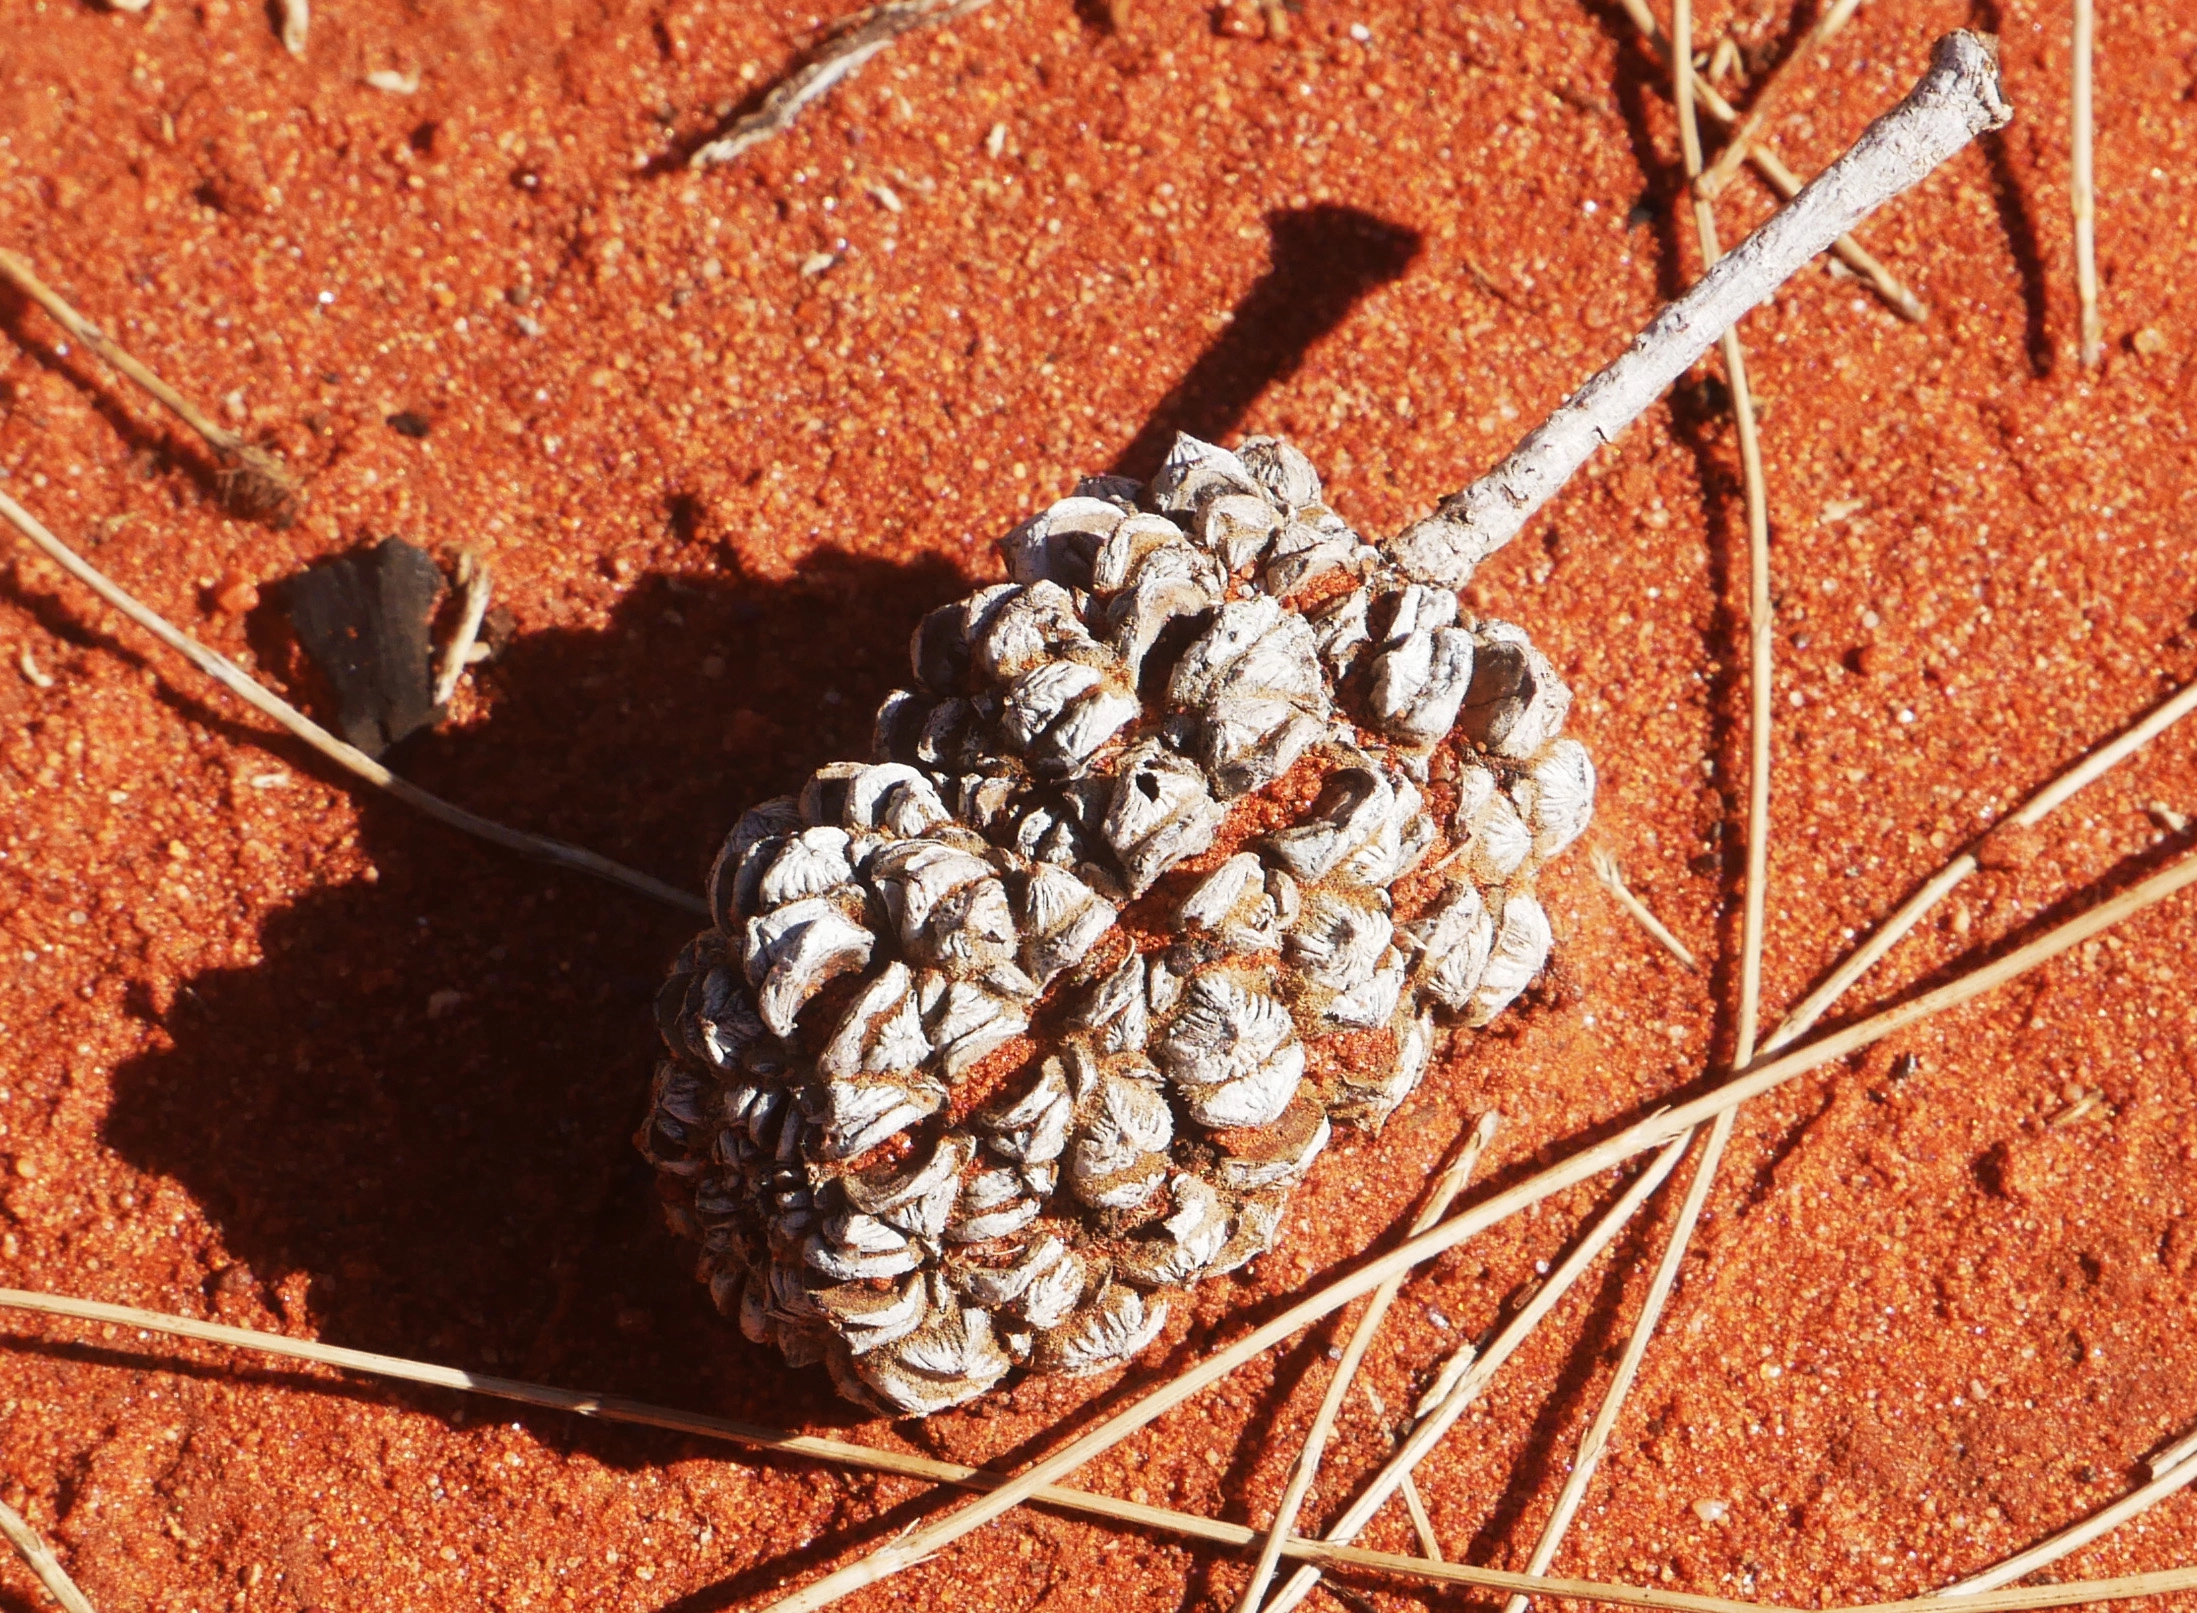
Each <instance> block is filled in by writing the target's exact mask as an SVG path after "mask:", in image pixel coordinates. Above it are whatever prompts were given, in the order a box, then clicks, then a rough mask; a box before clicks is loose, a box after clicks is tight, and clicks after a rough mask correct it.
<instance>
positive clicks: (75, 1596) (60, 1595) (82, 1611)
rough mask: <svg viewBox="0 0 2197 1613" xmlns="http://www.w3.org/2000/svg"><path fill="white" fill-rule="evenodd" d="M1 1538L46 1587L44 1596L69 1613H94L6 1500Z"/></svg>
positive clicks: (0, 1507)
mask: <svg viewBox="0 0 2197 1613" xmlns="http://www.w3.org/2000/svg"><path fill="white" fill-rule="evenodd" d="M0 1535H6V1536H7V1537H8V1544H9V1545H11V1546H13V1547H14V1548H15V1552H16V1555H17V1556H19V1557H21V1558H22V1559H23V1561H24V1563H25V1564H26V1565H27V1566H28V1567H29V1569H30V1571H31V1572H32V1573H34V1574H36V1575H37V1576H38V1583H39V1584H41V1585H43V1586H45V1587H46V1594H47V1595H49V1596H51V1597H52V1598H53V1599H54V1600H55V1601H56V1602H59V1603H60V1604H61V1605H62V1606H63V1607H64V1608H66V1609H68V1613H96V1610H95V1609H94V1608H93V1607H92V1604H91V1599H90V1598H89V1597H87V1596H86V1595H85V1594H84V1593H83V1592H82V1591H80V1590H78V1589H77V1588H76V1581H75V1580H73V1579H71V1578H69V1571H68V1570H67V1569H66V1568H63V1567H62V1566H61V1563H60V1560H59V1559H58V1558H56V1557H55V1556H54V1554H53V1552H52V1550H51V1548H49V1547H48V1546H47V1545H46V1543H45V1542H44V1541H43V1540H41V1539H39V1538H38V1531H37V1530H35V1529H33V1528H32V1527H31V1526H30V1525H29V1524H27V1523H25V1522H24V1521H23V1515H22V1514H21V1513H20V1512H17V1511H16V1510H15V1508H13V1507H11V1506H9V1505H8V1504H7V1503H6V1502H5V1501H0Z"/></svg>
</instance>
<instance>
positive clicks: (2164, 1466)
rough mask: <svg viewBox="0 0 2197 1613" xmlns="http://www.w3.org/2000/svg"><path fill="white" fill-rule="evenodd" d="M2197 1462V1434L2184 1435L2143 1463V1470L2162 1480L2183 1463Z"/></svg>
mask: <svg viewBox="0 0 2197 1613" xmlns="http://www.w3.org/2000/svg"><path fill="white" fill-rule="evenodd" d="M2193 1460H2197V1434H2185V1435H2184V1436H2183V1437H2182V1438H2180V1439H2178V1440H2176V1441H2175V1442H2174V1443H2173V1444H2171V1445H2169V1446H2168V1447H2167V1448H2166V1449H2165V1450H2163V1451H2161V1452H2160V1453H2159V1454H2158V1455H2157V1456H2154V1457H2152V1458H2150V1460H2148V1461H2146V1462H2145V1463H2144V1468H2145V1470H2146V1471H2147V1472H2149V1473H2150V1474H2151V1476H2152V1477H2153V1478H2155V1479H2163V1478H2165V1477H2166V1475H2167V1474H2168V1472H2169V1471H2170V1470H2172V1469H2174V1468H2177V1467H2180V1466H2181V1465H2182V1464H2183V1463H2184V1462H2188V1461H2193Z"/></svg>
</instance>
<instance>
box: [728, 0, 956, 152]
mask: <svg viewBox="0 0 2197 1613" xmlns="http://www.w3.org/2000/svg"><path fill="white" fill-rule="evenodd" d="M988 3H989V0H886V3H885V4H884V5H880V6H872V7H871V8H870V9H869V10H867V11H863V12H858V13H857V14H856V15H854V16H853V17H850V18H848V19H847V20H846V21H845V22H843V23H841V24H839V25H838V26H837V27H836V28H835V29H834V30H833V32H832V34H831V37H830V38H829V39H827V40H826V41H825V43H824V45H823V46H822V47H821V48H820V49H818V50H817V51H816V52H815V53H814V54H813V55H811V56H810V57H809V59H808V60H807V61H805V62H803V63H802V64H801V65H800V66H799V67H798V68H796V69H794V71H793V72H791V73H789V74H787V75H786V76H785V77H784V78H783V79H781V80H779V82H778V83H777V84H776V85H775V86H773V87H772V89H771V92H770V93H769V94H768V95H766V96H764V97H763V104H762V105H761V106H759V107H757V108H756V109H755V110H754V111H753V112H750V113H749V114H748V115H747V116H746V117H744V118H739V119H736V120H735V121H734V122H733V124H732V126H731V127H730V128H728V129H726V130H725V132H724V133H723V134H721V135H719V136H718V137H717V138H716V139H714V140H712V141H710V142H709V144H707V145H705V146H701V147H699V148H697V150H696V151H695V153H694V155H693V156H691V157H689V158H688V159H687V166H688V167H690V168H712V167H715V166H716V165H717V164H719V163H726V162H732V161H734V160H735V159H737V158H739V157H742V156H744V155H746V154H747V153H748V152H750V151H752V150H754V149H755V148H756V147H757V146H759V145H761V144H762V143H763V142H764V141H766V140H772V139H775V138H777V137H778V136H779V135H781V134H784V133H785V132H786V131H787V130H788V129H790V128H792V127H793V125H794V120H795V119H797V118H798V117H800V116H801V113H802V112H803V110H804V109H806V108H807V107H808V105H809V103H810V102H812V101H817V100H821V99H822V98H823V97H824V96H825V95H827V94H828V93H830V91H831V88H832V86H833V85H835V84H837V83H839V81H840V80H842V79H845V78H850V77H852V76H853V75H854V74H855V73H857V72H859V71H860V70H861V68H862V66H863V64H864V63H866V62H867V61H868V60H869V59H870V58H871V57H872V56H875V55H876V54H877V53H878V52H879V51H881V50H883V49H884V48H885V47H886V46H887V45H890V44H891V43H892V42H893V41H894V40H896V39H898V38H899V37H900V36H901V35H902V34H905V33H912V32H914V31H915V30H916V29H918V28H931V27H936V26H937V25H938V24H940V23H946V22H952V21H953V20H954V19H955V18H957V17H966V16H967V15H968V14H969V13H970V12H972V11H974V10H976V9H977V8H978V7H979V6H983V5H986V4H988Z"/></svg>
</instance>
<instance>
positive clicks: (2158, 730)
mask: <svg viewBox="0 0 2197 1613" xmlns="http://www.w3.org/2000/svg"><path fill="white" fill-rule="evenodd" d="M2192 711H2197V683H2192V684H2189V685H2187V686H2186V687H2184V688H2181V689H2177V690H2176V691H2175V692H2174V693H2173V694H2171V695H2169V696H2168V697H2167V698H2166V699H2164V700H2162V701H2160V702H2159V704H2158V705H2156V706H2154V707H2152V708H2151V710H2150V711H2149V712H2147V713H2146V714H2145V715H2144V716H2143V718H2142V719H2141V720H2140V721H2138V722H2137V723H2135V724H2134V725H2133V726H2131V727H2130V728H2129V729H2128V730H2127V731H2126V732H2125V733H2123V734H2121V735H2120V736H2119V737H2117V738H2115V739H2113V740H2112V741H2110V742H2109V743H2107V744H2104V745H2101V746H2099V747H2098V748H2097V749H2096V750H2094V751H2092V752H2090V753H2089V754H2088V755H2086V756H2084V757H2083V758H2082V760H2080V761H2079V762H2077V763H2076V764H2075V765H2074V766H2073V767H2070V768H2068V769H2067V770H2066V771H2065V772H2063V773H2061V774H2059V775H2058V776H2057V777H2055V778H2054V779H2053V780H2052V781H2051V782H2050V783H2048V784H2046V785H2045V786H2044V788H2042V789H2041V790H2039V791H2037V793H2036V794H2034V795H2032V796H2031V797H2030V798H2029V799H2028V800H2026V801H2024V802H2023V803H2022V804H2021V805H2020V806H2019V807H2017V808H2016V809H2015V810H2014V811H2013V812H2011V813H2010V814H2008V816H2007V818H2006V821H2005V822H2004V823H2003V824H2001V825H1999V826H1998V829H2005V828H2009V827H2011V828H2016V829H2032V828H2035V827H2036V826H2037V825H2038V824H2039V823H2041V822H2043V821H2044V819H2045V818H2046V817H2047V816H2049V815H2050V814H2051V813H2052V812H2054V811H2055V810H2057V809H2058V808H2059V807H2060V806H2062V805H2063V804H2065V803H2066V802H2067V800H2068V799H2069V798H2070V797H2072V796H2073V795H2074V794H2075V793H2076V792H2077V791H2079V790H2081V789H2082V788H2083V787H2084V786H2085V785H2088V784H2090V783H2092V782H2094V781H2095V780H2097V779H2098V778H2099V777H2101V776H2102V775H2103V774H2105V773H2107V772H2109V771H2110V770H2112V769H2113V768H2115V767H2117V766H2119V765H2120V764H2121V763H2122V762H2124V761H2126V760H2127V759H2128V758H2129V757H2131V756H2133V755H2135V754H2136V752H2138V751H2140V750H2142V749H2143V748H2144V747H2145V746H2146V745H2148V744H2150V743H2151V742H2152V741H2153V740H2154V739H2156V738H2158V737H2159V735H2161V734H2163V733H2165V732H2166V731H2167V730H2168V729H2169V728H2171V727H2173V726H2174V725H2175V724H2176V723H2178V722H2180V721H2181V720H2182V719H2183V718H2184V717H2186V716H2188V715H2189V714H2190V713H2191V712H2192ZM1996 832H1998V830H1993V831H1991V833H1996ZM1990 838H1991V834H1990V833H1986V834H1984V835H1982V836H1981V837H1979V838H1978V839H1977V841H1976V842H1975V844H1974V845H1971V846H1970V847H1969V848H1968V849H1967V850H1965V851H1963V852H1961V853H1960V854H1959V855H1958V856H1956V857H1955V858H1954V859H1953V860H1952V861H1951V862H1949V863H1947V864H1946V865H1945V866H1944V867H1943V868H1941V869H1939V870H1938V871H1937V872H1936V873H1935V874H1933V875H1932V876H1931V877H1930V879H1929V880H1928V881H1927V882H1926V883H1925V884H1924V885H1923V887H1922V888H1921V889H1920V890H1918V891H1916V892H1915V894H1914V895H1912V896H1910V897H1909V898H1908V899H1907V900H1906V901H1905V902H1903V903H1902V904H1901V905H1900V908H1899V911H1898V912H1896V913H1894V914H1893V915H1892V916H1891V917H1890V918H1889V919H1886V920H1885V921H1884V924H1883V925H1882V926H1881V927H1880V928H1879V929H1878V930H1877V931H1876V933H1875V934H1873V935H1871V936H1870V937H1869V939H1868V940H1867V941H1865V942H1863V943H1862V944H1861V945H1860V946H1859V947H1856V948H1855V949H1854V950H1853V951H1852V952H1851V953H1849V954H1848V955H1847V957H1846V961H1845V962H1843V963H1841V964H1840V965H1839V966H1838V967H1837V968H1836V969H1834V970H1832V972H1831V974H1830V976H1829V978H1827V979H1826V980H1825V981H1824V982H1823V984H1822V985H1820V986H1818V987H1817V988H1816V989H1815V990H1814V991H1812V992H1810V993H1809V994H1808V995H1807V997H1805V998H1804V999H1802V1001H1801V1003H1800V1006H1799V1007H1797V1008H1795V1009H1794V1010H1793V1011H1792V1012H1791V1013H1790V1014H1789V1015H1787V1016H1786V1019H1785V1023H1784V1024H1782V1025H1780V1026H1779V1027H1778V1029H1777V1032H1776V1034H1774V1035H1773V1036H1772V1037H1771V1038H1770V1040H1769V1041H1768V1042H1767V1043H1766V1044H1765V1046H1766V1047H1767V1048H1768V1049H1769V1050H1771V1051H1775V1050H1776V1049H1778V1048H1780V1047H1784V1046H1786V1045H1787V1044H1789V1043H1791V1042H1793V1041H1795V1040H1797V1039H1798V1038H1799V1037H1801V1036H1803V1035H1805V1034H1806V1033H1807V1031H1808V1030H1809V1028H1810V1027H1811V1026H1813V1025H1814V1024H1815V1022H1816V1021H1817V1020H1819V1019H1821V1018H1822V1017H1823V1015H1824V1014H1825V1013H1826V1012H1827V1011H1828V1010H1829V1009H1830V1006H1831V1004H1832V1003H1834V1002H1835V1001H1837V1000H1838V999H1839V998H1840V997H1841V996H1843V995H1844V994H1845V993H1846V991H1847V989H1848V988H1849V987H1850V986H1852V985H1853V983H1854V982H1855V981H1857V980H1859V979H1860V978H1861V977H1862V976H1863V975H1865V974H1867V973H1868V972H1869V971H1870V970H1871V969H1873V968H1875V967H1876V965H1877V963H1878V961H1879V960H1880V959H1882V958H1883V956H1884V955H1885V954H1886V953H1887V952H1889V951H1891V950H1892V948H1893V947H1894V946H1895V945H1896V944H1897V943H1898V942H1899V940H1900V939H1901V938H1902V937H1903V936H1905V935H1906V934H1907V932H1908V931H1910V930H1912V929H1913V928H1914V927H1915V926H1916V925H1917V924H1919V923H1921V922H1922V920H1923V918H1924V916H1925V915H1927V914H1928V913H1929V912H1930V910H1931V909H1932V908H1934V907H1936V906H1937V904H1938V903H1939V902H1941V901H1943V900H1944V899H1945V898H1946V897H1947V896H1948V895H1949V894H1951V892H1952V891H1953V890H1954V889H1955V888H1956V887H1957V886H1959V885H1960V884H1961V882H1962V881H1964V880H1966V879H1967V878H1968V877H1969V875H1971V874H1973V873H1974V872H1975V871H1976V870H1977V869H1978V868H1979V867H1980V866H1982V865H1981V863H1980V862H1979V860H1978V856H1977V853H1978V850H1979V849H1980V848H1981V846H1982V845H1983V843H1984V841H1986V840H1988V839H1990Z"/></svg>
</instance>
